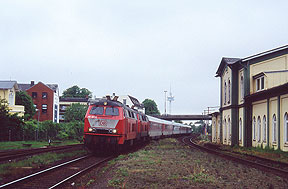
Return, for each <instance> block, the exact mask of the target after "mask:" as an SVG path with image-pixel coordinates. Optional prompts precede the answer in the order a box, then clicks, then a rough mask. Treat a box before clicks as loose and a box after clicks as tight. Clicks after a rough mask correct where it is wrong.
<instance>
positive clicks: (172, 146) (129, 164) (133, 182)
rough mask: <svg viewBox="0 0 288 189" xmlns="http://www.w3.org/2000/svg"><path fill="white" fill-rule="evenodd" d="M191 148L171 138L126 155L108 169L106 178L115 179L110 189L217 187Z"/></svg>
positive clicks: (114, 161) (111, 162) (108, 184)
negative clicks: (195, 159)
mask: <svg viewBox="0 0 288 189" xmlns="http://www.w3.org/2000/svg"><path fill="white" fill-rule="evenodd" d="M187 148H189V147H186V146H184V145H181V144H179V143H178V142H177V141H176V139H173V138H168V139H163V140H159V141H152V142H151V144H150V145H148V146H146V147H145V148H144V149H142V150H140V151H137V152H134V153H131V154H128V155H122V156H121V157H120V158H119V157H118V159H117V160H112V161H110V162H109V163H108V166H109V168H107V167H106V168H104V172H105V174H106V175H107V172H110V175H111V176H110V177H109V178H108V179H107V185H106V187H114V188H161V187H164V186H165V187H168V188H169V187H172V188H177V187H178V188H185V186H186V187H189V186H190V185H191V184H193V183H200V184H203V183H204V184H206V183H213V182H214V181H215V178H214V177H213V176H211V175H209V174H208V173H206V171H205V169H203V167H202V166H200V165H198V164H197V162H198V161H196V163H195V162H194V161H193V157H192V156H191V154H187V153H189V150H188V151H187ZM187 158H188V159H189V158H190V159H189V160H187ZM192 164H193V166H192ZM185 167H186V168H185ZM187 167H188V168H187ZM104 172H103V173H104Z"/></svg>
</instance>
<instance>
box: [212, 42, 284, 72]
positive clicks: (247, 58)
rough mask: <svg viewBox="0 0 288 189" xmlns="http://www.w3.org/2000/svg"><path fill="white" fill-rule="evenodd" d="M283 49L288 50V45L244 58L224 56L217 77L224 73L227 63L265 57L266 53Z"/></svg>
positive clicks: (231, 63) (269, 53) (229, 64)
mask: <svg viewBox="0 0 288 189" xmlns="http://www.w3.org/2000/svg"><path fill="white" fill-rule="evenodd" d="M283 50H284V51H286V50H288V45H284V46H281V47H277V48H275V49H271V50H268V51H264V52H261V53H258V54H255V55H252V56H248V57H246V58H242V59H240V58H227V57H223V58H222V60H221V63H220V65H219V67H218V69H217V72H216V77H218V76H220V75H221V74H222V72H223V69H224V68H225V66H226V65H228V66H231V65H233V64H236V63H240V62H245V61H250V60H253V59H257V58H260V57H264V56H266V55H271V54H273V53H277V52H280V51H283Z"/></svg>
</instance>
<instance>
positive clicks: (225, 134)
mask: <svg viewBox="0 0 288 189" xmlns="http://www.w3.org/2000/svg"><path fill="white" fill-rule="evenodd" d="M226 126H227V125H226V119H225V120H224V132H223V134H224V140H226V138H227V137H226V136H227V133H226Z"/></svg>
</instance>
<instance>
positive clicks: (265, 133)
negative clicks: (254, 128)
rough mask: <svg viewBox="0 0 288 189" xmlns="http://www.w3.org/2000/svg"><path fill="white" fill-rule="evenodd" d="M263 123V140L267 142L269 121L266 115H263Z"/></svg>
mask: <svg viewBox="0 0 288 189" xmlns="http://www.w3.org/2000/svg"><path fill="white" fill-rule="evenodd" d="M262 124H263V127H262V128H263V142H266V135H267V131H266V130H267V121H266V116H265V115H264V116H263V122H262Z"/></svg>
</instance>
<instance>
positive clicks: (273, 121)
mask: <svg viewBox="0 0 288 189" xmlns="http://www.w3.org/2000/svg"><path fill="white" fill-rule="evenodd" d="M276 134H277V122H276V115H275V114H274V115H273V118H272V142H274V143H276V139H277V135H276Z"/></svg>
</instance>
